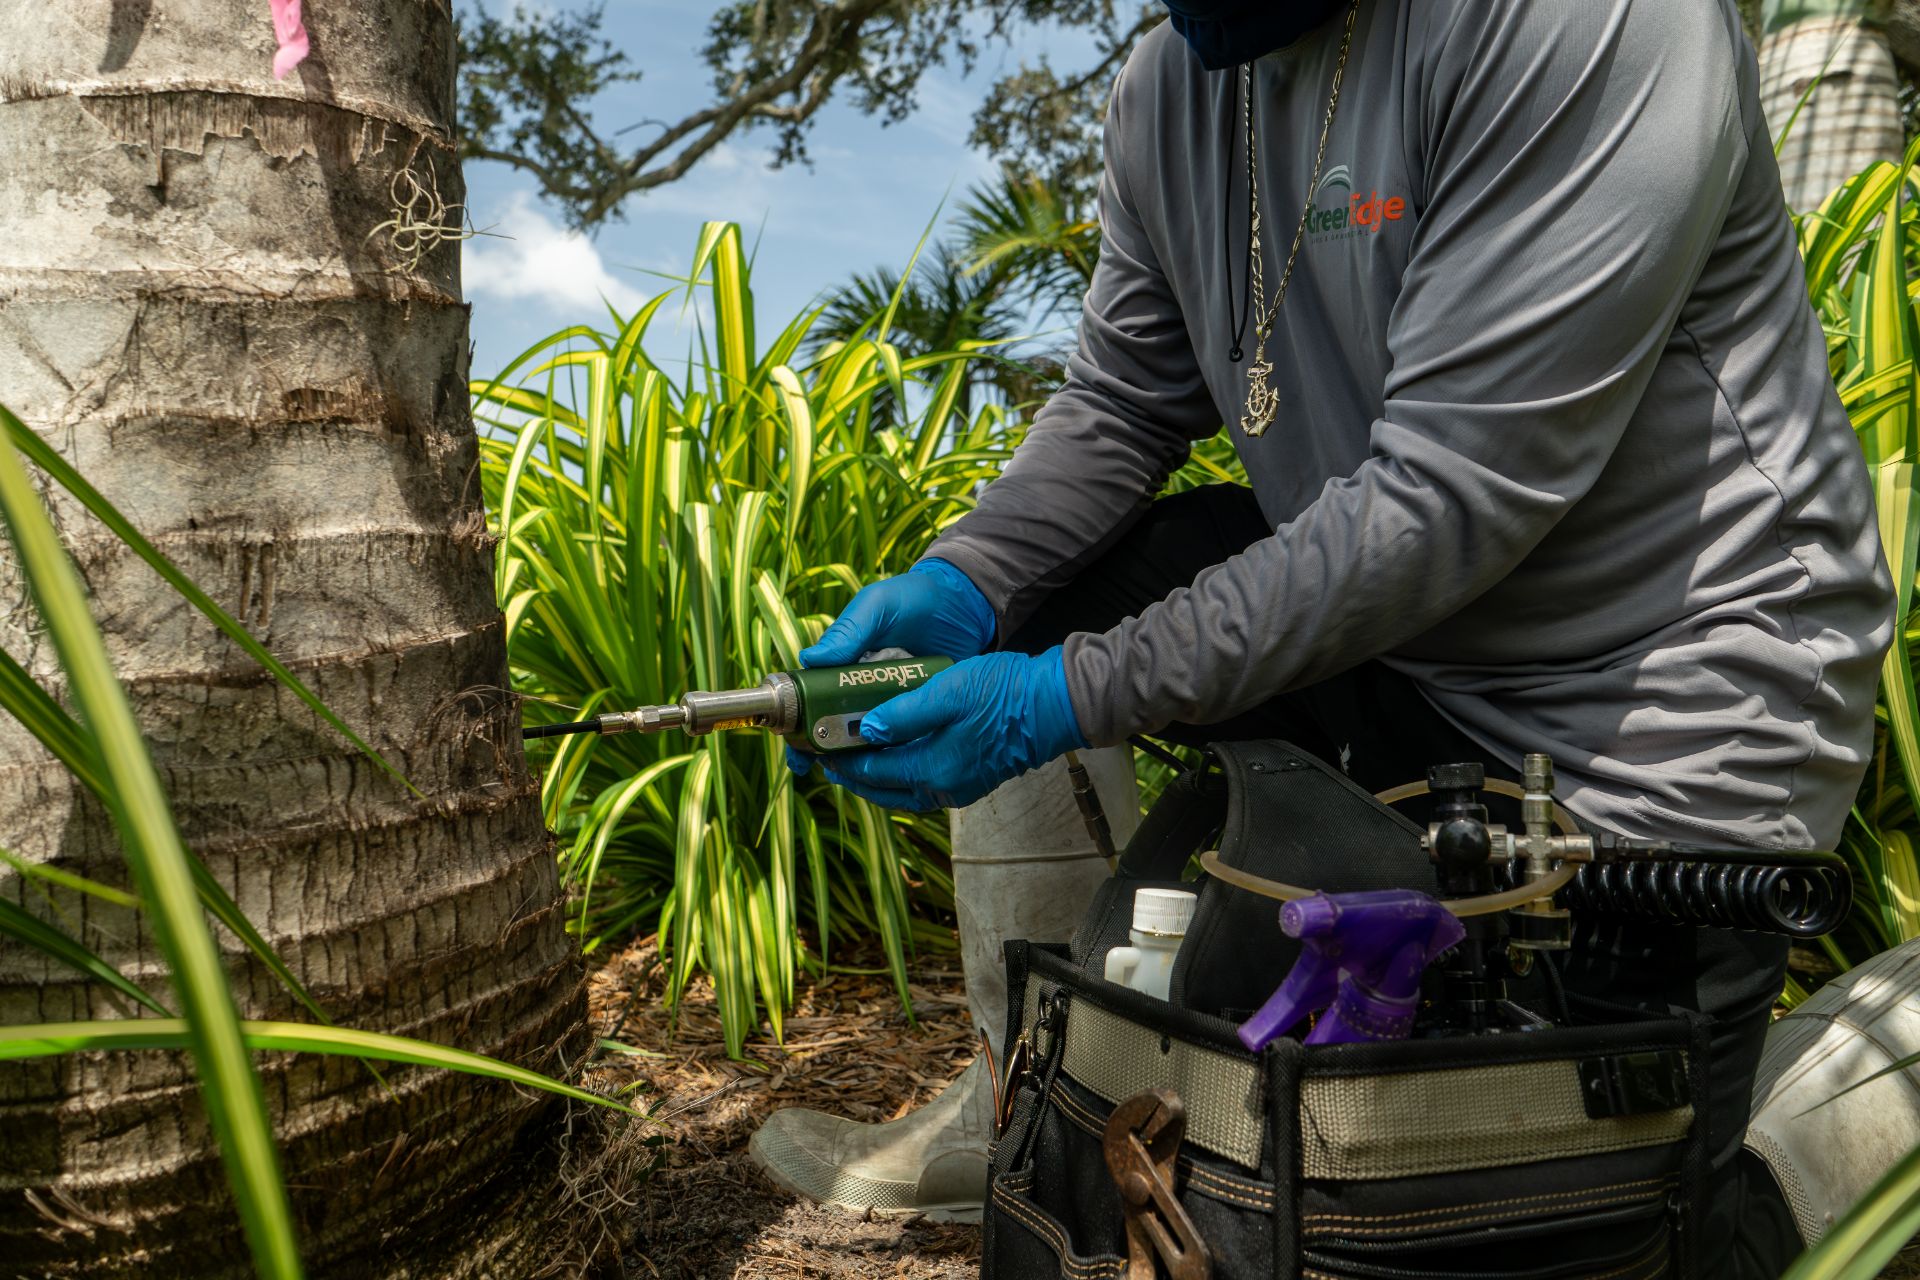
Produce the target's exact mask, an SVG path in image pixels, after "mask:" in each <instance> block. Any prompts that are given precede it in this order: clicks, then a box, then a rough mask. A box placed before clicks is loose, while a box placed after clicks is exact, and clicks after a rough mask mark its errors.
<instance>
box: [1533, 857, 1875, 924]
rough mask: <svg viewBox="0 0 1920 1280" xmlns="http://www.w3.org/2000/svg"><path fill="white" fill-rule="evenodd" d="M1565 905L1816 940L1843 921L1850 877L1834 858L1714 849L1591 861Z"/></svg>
mask: <svg viewBox="0 0 1920 1280" xmlns="http://www.w3.org/2000/svg"><path fill="white" fill-rule="evenodd" d="M1675 852H1679V851H1678V850H1676V851H1675ZM1702 852H1704V851H1702ZM1773 859H1779V860H1778V861H1775V860H1773ZM1787 859H1792V860H1791V861H1788V860H1787ZM1560 900H1561V902H1562V904H1563V905H1565V906H1566V907H1568V908H1569V909H1571V910H1572V911H1574V912H1576V913H1580V914H1586V915H1599V916H1613V917H1622V918H1628V919H1634V920H1659V921H1669V922H1672V923H1674V924H1689V925H1700V926H1704V927H1708V928H1718V929H1747V930H1755V931H1758V932H1762V933H1781V934H1785V935H1787V936H1788V937H1790V938H1817V937H1819V936H1820V935H1822V934H1825V933H1831V932H1832V931H1833V930H1834V929H1836V928H1838V927H1839V925H1840V922H1841V921H1842V920H1844V919H1845V918H1846V915H1847V907H1848V905H1849V904H1850V903H1851V902H1852V900H1853V878H1852V877H1851V876H1850V875H1848V873H1847V867H1846V864H1845V863H1844V862H1842V861H1841V860H1840V859H1839V858H1838V857H1835V856H1834V855H1833V854H1812V853H1795V854H1758V853H1748V854H1744V855H1742V854H1737V853H1731V852H1723V851H1719V850H1716V851H1714V856H1713V858H1712V859H1711V860H1695V859H1691V858H1682V859H1676V860H1671V861H1669V860H1667V859H1664V858H1663V859H1658V860H1648V861H1639V860H1634V861H1623V862H1607V863H1594V864H1589V865H1587V866H1584V867H1582V868H1580V874H1579V875H1578V876H1576V877H1575V878H1574V881H1573V883H1572V884H1570V885H1568V886H1567V887H1566V888H1565V889H1563V890H1562V891H1561V896H1560Z"/></svg>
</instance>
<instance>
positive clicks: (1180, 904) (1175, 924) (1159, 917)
mask: <svg viewBox="0 0 1920 1280" xmlns="http://www.w3.org/2000/svg"><path fill="white" fill-rule="evenodd" d="M1195 901H1196V899H1195V898H1194V896H1193V895H1192V894H1190V893H1188V892H1186V891H1185V890H1183V889H1136V890H1135V891H1134V894H1133V927H1134V929H1135V930H1137V931H1138V932H1140V933H1157V934H1161V935H1163V936H1172V937H1176V938H1177V937H1182V936H1184V935H1185V934H1186V932H1187V922H1188V921H1189V920H1192V919H1193V904H1194V902H1195Z"/></svg>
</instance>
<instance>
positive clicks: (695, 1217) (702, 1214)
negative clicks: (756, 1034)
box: [588, 939, 980, 1280]
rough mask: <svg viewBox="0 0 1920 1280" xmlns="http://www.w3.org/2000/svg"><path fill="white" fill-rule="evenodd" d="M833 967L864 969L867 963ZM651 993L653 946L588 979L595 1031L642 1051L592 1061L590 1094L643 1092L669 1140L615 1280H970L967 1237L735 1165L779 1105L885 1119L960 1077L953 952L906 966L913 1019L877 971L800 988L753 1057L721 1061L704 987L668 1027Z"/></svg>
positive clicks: (858, 960) (972, 1239)
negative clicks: (777, 1029) (827, 1203)
mask: <svg viewBox="0 0 1920 1280" xmlns="http://www.w3.org/2000/svg"><path fill="white" fill-rule="evenodd" d="M835 959H836V961H840V960H844V961H846V962H847V963H848V965H849V966H850V967H868V966H872V965H874V964H875V963H876V962H877V960H878V957H877V956H875V955H862V956H853V955H836V956H835ZM663 985H664V984H663V975H662V973H661V969H660V963H659V950H658V948H657V947H656V946H655V944H654V942H653V940H652V939H646V940H643V941H640V942H636V943H634V944H632V945H630V946H629V947H627V948H626V949H625V950H623V951H621V952H618V953H616V954H615V955H613V956H612V957H610V958H609V959H608V960H607V961H606V962H605V963H604V964H602V965H601V966H600V968H599V969H598V970H597V971H595V972H594V973H593V974H592V976H591V977H590V978H589V985H588V1004H589V1010H590V1016H591V1018H592V1021H593V1025H594V1027H595V1030H596V1032H597V1033H598V1034H599V1035H600V1036H602V1037H605V1038H607V1039H612V1040H617V1041H619V1042H620V1043H621V1044H624V1045H627V1046H629V1047H631V1048H632V1049H635V1050H638V1051H639V1052H638V1053H637V1054H624V1053H619V1052H612V1051H610V1052H607V1053H605V1054H603V1056H602V1057H601V1059H600V1061H599V1063H598V1064H597V1065H596V1068H595V1070H594V1072H593V1077H594V1084H595V1086H596V1087H598V1088H607V1087H609V1086H611V1087H615V1088H618V1087H624V1086H626V1085H629V1084H638V1085H640V1086H641V1087H642V1090H643V1093H642V1097H643V1098H644V1103H643V1104H641V1105H643V1106H644V1108H645V1109H648V1110H651V1111H652V1112H653V1114H654V1115H655V1116H656V1117H657V1118H658V1119H659V1120H660V1122H661V1123H662V1124H663V1125H664V1126H665V1131H666V1133H667V1134H668V1135H669V1137H670V1142H669V1144H668V1145H667V1146H666V1147H665V1148H664V1150H663V1158H662V1162H661V1166H660V1168H659V1169H658V1170H656V1172H655V1173H654V1175H653V1177H652V1178H651V1179H650V1180H649V1181H648V1182H647V1184H646V1186H645V1188H644V1190H643V1191H642V1192H641V1193H640V1197H641V1199H640V1204H639V1207H638V1209H637V1211H636V1212H637V1217H638V1229H639V1230H638V1236H637V1238H636V1239H635V1240H634V1242H633V1243H632V1245H631V1246H629V1248H628V1249H627V1251H626V1253H625V1255H624V1257H623V1258H622V1263H623V1264H624V1273H625V1275H626V1276H627V1277H661V1278H662V1280H710V1278H717V1277H728V1278H729V1280H732V1278H735V1277H738V1278H740V1280H749V1278H751V1280H758V1278H759V1277H779V1278H780V1280H798V1278H800V1277H806V1278H807V1280H813V1278H814V1277H822V1278H825V1280H878V1278H880V1277H887V1278H888V1280H901V1278H910V1280H962V1278H964V1280H972V1277H974V1276H975V1275H976V1274H977V1270H978V1266H979V1257H980V1232H979V1228H977V1227H961V1226H941V1225H938V1224H935V1223H930V1222H926V1221H924V1220H907V1221H901V1220H886V1219H876V1220H872V1221H863V1220H862V1219H861V1218H860V1217H859V1216H858V1215H856V1214H854V1213H851V1212H848V1211H843V1210H838V1209H826V1208H821V1207H819V1206H816V1205H812V1204H807V1203H803V1202H799V1201H797V1200H796V1199H795V1198H794V1197H793V1196H791V1195H788V1194H787V1193H786V1192H784V1191H781V1190H780V1189H779V1188H777V1187H775V1186H774V1185H773V1184H772V1183H771V1182H769V1181H767V1179H766V1178H765V1177H764V1176H763V1175H762V1174H761V1173H760V1171H759V1170H758V1169H757V1168H755V1167H754V1165H753V1164H752V1163H751V1162H750V1161H749V1160H748V1159H747V1140H748V1139H749V1138H750V1137H752V1135H753V1131H754V1129H755V1128H756V1127H757V1126H758V1125H759V1123H760V1122H761V1121H762V1120H764V1119H765V1118H766V1117H767V1115H768V1113H769V1112H771V1111H773V1110H774V1109H776V1108H778V1107H786V1106H808V1107H814V1108H817V1109H819V1110H823V1111H830V1112H833V1113H835V1114H838V1115H844V1116H847V1117H849V1118H851V1119H855V1120H863V1121H875V1120H891V1119H893V1118H895V1117H897V1116H901V1115H905V1114H906V1113H907V1112H908V1111H909V1110H911V1109H913V1108H914V1107H917V1106H920V1105H922V1104H923V1103H925V1102H927V1101H928V1100H930V1099H931V1098H932V1097H933V1096H934V1095H935V1094H937V1093H938V1092H939V1091H940V1090H941V1088H942V1087H944V1086H945V1085H946V1083H947V1082H948V1081H949V1080H951V1079H953V1077H954V1076H956V1075H958V1074H960V1071H961V1069H962V1068H963V1067H965V1066H966V1065H967V1063H968V1062H969V1061H971V1060H972V1058H973V1055H974V1049H975V1044H974V1041H973V1039H972V1036H973V1031H972V1021H971V1019H970V1018H969V1017H968V1016H967V1006H966V999H965V997H964V995H963V994H962V992H961V986H960V973H959V967H958V960H957V958H953V957H935V958H933V959H932V960H931V962H929V961H928V959H927V958H925V957H923V958H922V960H921V963H920V964H918V965H917V966H916V969H915V981H914V985H913V986H912V988H911V989H912V993H913V1003H914V1012H915V1015H916V1018H917V1020H918V1025H917V1026H911V1025H909V1024H908V1022H907V1019H906V1016H905V1014H904V1013H903V1012H902V1010H901V1008H900V1001H899V999H898V997H897V996H896V995H895V994H894V990H893V985H892V982H891V981H890V980H889V979H888V978H887V977H886V975H884V974H877V975H869V974H834V975H831V976H829V977H827V978H826V979H824V980H822V981H819V982H811V981H807V980H804V979H803V980H802V982H801V987H800V992H799V1000H798V1003H797V1004H796V1006H795V1008H794V1011H793V1014H792V1016H790V1017H789V1018H788V1019H787V1021H786V1043H785V1044H784V1045H776V1044H774V1043H773V1042H772V1041H771V1040H770V1039H756V1040H750V1041H748V1043H747V1053H748V1055H749V1057H750V1058H752V1059H753V1060H754V1061H751V1062H735V1061H730V1060H729V1059H728V1058H727V1052H726V1045H725V1042H724V1041H723V1040H722V1039H721V1035H720V1018H719V1014H718V1011H717V1010H716V1008H715V1006H714V1000H713V991H712V988H711V987H709V986H708V985H707V984H706V982H705V981H704V980H699V981H697V982H696V983H695V984H694V986H693V987H692V989H691V990H689V991H688V993H687V994H686V996H685V997H684V998H683V999H682V1001H681V1006H680V1016H679V1019H678V1022H677V1024H676V1023H675V1022H673V1021H671V1020H669V1018H668V1016H667V1014H666V1011H665V1009H664V1007H663V1000H662V991H663ZM638 1101H639V1100H638V1099H636V1102H638Z"/></svg>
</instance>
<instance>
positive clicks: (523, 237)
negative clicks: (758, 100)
mask: <svg viewBox="0 0 1920 1280" xmlns="http://www.w3.org/2000/svg"><path fill="white" fill-rule="evenodd" d="M565 2H567V0H563V3H565ZM485 3H486V4H487V7H488V8H489V9H490V10H493V11H495V12H504V11H506V10H507V9H509V8H511V4H510V0H485ZM541 7H551V6H541ZM714 7H715V6H714V5H713V4H702V3H675V4H661V3H642V2H640V0H608V3H607V7H606V17H605V23H604V26H603V28H602V30H603V31H604V33H605V34H606V35H607V36H608V37H609V38H610V39H611V40H613V41H614V42H615V43H616V44H618V45H619V46H620V47H621V48H622V49H624V50H626V51H627V56H628V58H629V59H630V60H631V61H632V63H633V64H634V65H635V66H636V67H637V68H639V69H640V70H641V71H643V72H644V73H645V76H644V78H643V79H642V80H641V81H639V82H638V83H634V84H625V85H621V86H619V87H618V88H617V90H616V91H613V92H609V93H607V94H605V95H602V98H601V100H600V101H598V102H596V103H595V104H594V112H593V117H594V122H595V126H596V128H597V129H599V130H600V131H601V132H602V134H603V135H605V134H607V133H611V132H612V131H613V130H614V129H618V128H621V127H622V126H625V125H629V124H633V123H635V122H637V121H639V120H643V119H648V118H654V119H663V118H664V119H677V118H679V117H680V116H682V115H684V114H686V113H687V112H688V111H691V110H696V109H698V108H699V107H701V106H704V105H706V104H707V103H708V102H709V101H710V89H709V85H708V73H707V69H706V66H705V64H704V63H703V62H702V61H701V60H700V58H699V53H698V50H699V48H700V46H701V45H702V44H703V43H704V39H705V34H706V24H707V20H708V17H709V16H710V15H711V13H712V12H713V10H714ZM1090 49H1091V43H1090V42H1089V41H1088V40H1087V39H1086V38H1085V37H1084V36H1083V35H1081V34H1079V33H1065V34H1063V33H1059V32H1040V33H1029V35H1028V37H1027V39H1026V40H1025V41H1024V42H1023V44H1022V45H1021V46H1020V47H1018V48H1016V49H1011V50H1010V49H1007V48H1006V47H1005V46H1004V45H1001V44H998V43H995V44H992V45H989V46H988V47H987V50H986V56H985V57H984V58H983V59H982V61H981V64H980V65H979V66H978V67H977V68H976V69H975V71H974V72H973V74H972V75H971V76H970V77H965V78H963V77H962V76H961V75H960V73H959V70H958V68H957V67H955V66H952V65H949V66H945V67H932V68H929V69H928V71H927V72H926V73H925V75H924V76H923V78H922V79H921V82H920V92H919V96H920V110H919V111H918V112H916V113H915V114H914V115H913V116H912V117H911V118H910V119H908V120H907V121H905V122H903V123H901V124H897V125H892V126H883V125H882V124H881V123H880V121H879V120H877V119H874V118H872V117H868V116H865V115H862V114H861V113H860V112H859V111H858V110H856V109H854V108H853V107H851V106H846V105H841V104H840V103H838V102H836V103H834V104H831V105H829V106H828V107H827V108H825V109H824V110H823V111H822V112H821V114H820V116H819V117H817V119H816V124H815V127H814V130H813V133H812V134H811V136H810V139H809V147H808V150H809V152H810V154H811V156H812V160H813V164H812V167H811V168H809V167H806V166H802V165H790V166H788V167H786V168H784V169H778V170H775V169H769V168H768V167H767V161H768V158H769V156H770V154H771V150H770V143H771V135H770V134H769V133H765V132H760V131H756V132H753V133H745V134H735V135H734V137H733V138H731V139H730V140H729V141H728V142H726V143H724V144H722V145H721V146H720V147H719V148H717V149H716V150H715V151H713V152H710V153H709V154H708V155H707V156H706V157H705V158H704V159H703V160H701V161H700V162H699V163H698V164H697V165H696V166H695V167H694V168H693V169H692V170H691V171H690V172H689V173H688V174H687V175H686V176H685V177H683V178H681V179H680V180H679V181H678V182H675V183H670V184H668V185H667V186H664V187H660V188H656V189H655V190H654V191H652V192H650V193H647V194H644V195H637V196H633V197H630V198H629V199H628V201H627V203H626V205H625V213H626V218H625V220H624V221H621V222H616V223H609V224H607V225H606V226H604V227H603V228H601V229H600V230H599V231H598V232H597V233H596V234H595V235H594V236H592V237H591V238H588V237H582V236H578V235H574V234H570V233H568V232H567V231H566V230H565V228H564V224H563V222H562V220H561V218H560V216H559V213H558V211H557V210H556V209H554V208H553V207H551V206H549V205H547V204H544V203H543V202H542V201H541V199H540V197H539V192H538V188H537V187H536V185H535V184H534V182H533V180H532V178H531V177H528V176H525V175H522V174H520V173H518V172H517V171H515V170H513V169H511V168H509V167H508V166H506V165H502V164H495V163H484V162H476V163H472V164H469V165H467V166H466V178H467V205H468V213H469V216H470V217H471V218H472V221H473V225H474V226H476V227H478V228H480V229H483V230H490V231H492V232H494V233H496V236H500V237H511V238H496V236H485V237H480V238H477V239H474V240H470V241H468V242H467V243H466V245H465V250H464V264H463V268H464V269H463V275H464V278H465V287H466V294H467V297H468V299H469V300H470V301H471V302H472V303H473V341H474V344H475V355H474V363H473V371H474V374H475V375H476V376H485V375H486V374H488V373H490V372H492V371H494V370H496V369H498V368H499V367H500V366H501V365H502V364H504V363H505V362H506V361H507V360H508V359H511V358H512V357H513V356H514V355H517V354H518V353H519V352H520V351H521V350H522V349H524V348H525V347H526V346H528V345H529V344H530V343H532V342H534V341H537V340H538V339H539V338H540V337H542V336H543V335H545V334H548V333H551V332H553V331H554V330H557V329H559V328H561V327H562V326H564V325H568V324H576V323H591V324H603V323H604V322H605V319H606V311H605V308H604V307H603V306H602V304H601V303H600V301H599V300H600V298H601V297H603V296H604V297H606V298H608V299H609V300H611V301H612V302H613V303H614V304H615V305H616V306H618V307H620V308H622V309H623V310H624V309H630V308H631V307H632V306H633V305H634V304H635V303H636V302H638V301H639V300H641V299H643V298H646V297H650V296H652V295H653V294H655V293H657V292H660V291H661V290H664V289H667V288H670V287H672V286H671V283H670V282H668V281H665V280H662V279H660V278H659V277H658V276H654V275H649V274H647V273H648V272H674V273H678V274H685V271H686V268H687V265H688V264H689V261H690V258H691V254H692V250H693V245H694V240H695V237H696V235H697V234H698V232H699V229H700V224H701V223H702V222H704V221H706V220H708V219H729V220H733V221H737V222H739V223H740V224H741V225H742V228H743V229H744V230H745V232H746V234H747V238H748V243H749V245H750V246H751V245H752V244H753V243H754V240H755V238H756V236H757V237H758V245H759V251H758V256H757V258H756V260H755V264H754V292H755V299H756V302H757V305H758V312H759V316H760V331H761V332H763V333H770V332H777V330H778V329H779V327H781V326H782V325H784V324H785V323H786V321H787V320H789V319H790V318H791V317H792V316H793V315H795V314H796V313H798V312H799V311H800V310H801V309H802V308H803V307H805V306H806V305H807V303H808V302H809V301H810V300H812V299H814V298H815V297H816V296H818V294H819V293H820V292H821V291H822V290H824V289H826V288H828V287H830V286H831V285H833V284H836V283H838V282H840V281H842V280H844V279H846V278H847V277H848V276H849V275H851V274H852V273H853V272H855V271H865V270H870V269H872V268H874V267H877V266H881V265H892V266H895V267H900V266H904V265H905V264H906V261H907V259H908V256H909V255H910V254H911V253H912V252H913V248H914V245H915V243H916V242H918V240H919V238H920V235H921V232H922V231H923V230H924V229H925V227H926V224H927V221H928V219H929V218H931V217H932V216H933V214H934V212H935V210H936V209H937V208H939V207H940V205H941V201H942V198H943V197H945V198H946V199H947V202H948V207H949V208H950V207H951V206H952V205H953V204H954V203H955V202H957V201H958V199H959V198H960V197H961V196H962V195H964V193H965V191H966V188H967V187H968V185H969V184H971V183H973V182H976V181H979V180H981V179H983V178H986V177H989V176H991V174H992V172H993V167H992V164H991V162H990V161H989V160H988V159H987V157H986V156H985V154H983V153H980V152H976V151H974V150H973V149H971V148H969V147H968V145H967V132H968V130H969V128H970V127H971V122H972V116H973V111H974V108H975V107H976V106H977V105H978V103H979V102H980V100H981V98H982V97H983V95H984V94H985V92H986V90H987V87H988V86H989V85H991V84H992V83H993V82H994V81H995V80H996V79H998V78H999V77H1000V76H1001V75H1003V74H1005V73H1007V72H1009V71H1012V70H1014V69H1015V68H1016V67H1017V66H1018V65H1019V64H1020V62H1021V59H1022V57H1023V56H1024V57H1025V58H1027V59H1029V60H1031V59H1032V58H1033V57H1035V56H1036V55H1037V54H1038V53H1040V52H1041V51H1045V52H1047V53H1048V54H1049V55H1050V56H1051V57H1052V58H1053V59H1054V61H1055V63H1056V65H1057V66H1060V67H1062V68H1072V67H1076V66H1083V65H1086V64H1087V63H1088V62H1089V61H1090V60H1091V59H1090V57H1089V53H1088V51H1089V50H1090ZM635 135H636V136H644V135H641V134H640V133H639V131H638V130H636V131H635ZM672 309H673V308H672V304H669V310H672ZM665 319H666V317H665V315H664V314H663V320H665ZM654 332H655V333H656V334H658V335H659V336H660V337H662V338H666V337H668V336H669V332H670V331H667V330H663V329H662V328H661V326H660V324H659V322H657V323H656V328H655V331H654ZM656 351H657V348H656ZM657 353H658V354H661V355H664V354H665V353H664V352H657Z"/></svg>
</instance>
